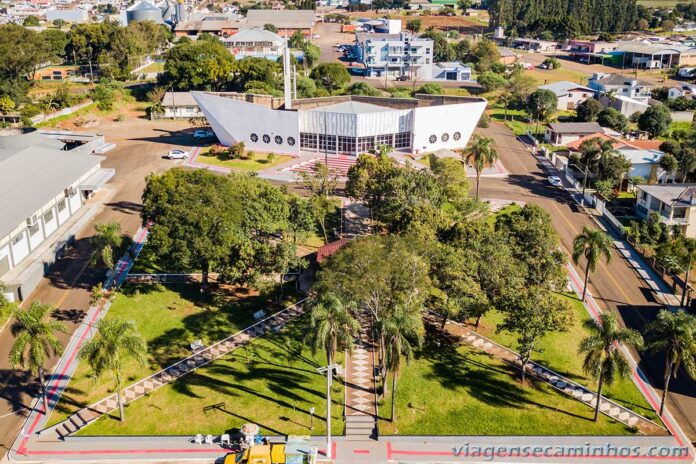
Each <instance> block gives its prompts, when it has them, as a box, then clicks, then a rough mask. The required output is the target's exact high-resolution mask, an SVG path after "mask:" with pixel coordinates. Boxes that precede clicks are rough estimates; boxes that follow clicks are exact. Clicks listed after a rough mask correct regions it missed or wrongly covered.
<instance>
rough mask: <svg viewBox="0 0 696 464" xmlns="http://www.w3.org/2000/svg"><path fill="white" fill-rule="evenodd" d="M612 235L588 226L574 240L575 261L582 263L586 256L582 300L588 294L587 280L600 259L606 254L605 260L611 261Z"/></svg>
mask: <svg viewBox="0 0 696 464" xmlns="http://www.w3.org/2000/svg"><path fill="white" fill-rule="evenodd" d="M611 247H612V241H611V237H609V235H607V234H606V232H603V231H601V230H599V229H591V228H589V227H587V226H584V227H583V228H582V232H580V233H579V234H578V235H577V236H576V237H575V239H574V240H573V262H574V263H575V264H579V263H580V258H582V257H584V258H585V283H584V284H583V287H582V301H585V295H586V294H587V280H588V279H589V277H590V272H594V270H595V269H596V268H597V263H599V259H600V258H601V257H602V256H604V259H605V261H606V262H607V263H608V262H609V261H611Z"/></svg>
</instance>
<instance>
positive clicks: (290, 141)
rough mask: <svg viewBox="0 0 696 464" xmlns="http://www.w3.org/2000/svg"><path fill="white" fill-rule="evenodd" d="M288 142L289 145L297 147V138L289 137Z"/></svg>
mask: <svg viewBox="0 0 696 464" xmlns="http://www.w3.org/2000/svg"><path fill="white" fill-rule="evenodd" d="M287 142H288V145H290V146H291V147H292V146H294V145H295V138H294V137H288V140H287Z"/></svg>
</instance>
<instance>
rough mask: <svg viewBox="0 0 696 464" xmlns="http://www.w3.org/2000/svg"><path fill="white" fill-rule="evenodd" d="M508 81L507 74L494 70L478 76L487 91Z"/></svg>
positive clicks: (497, 87)
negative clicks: (503, 74)
mask: <svg viewBox="0 0 696 464" xmlns="http://www.w3.org/2000/svg"><path fill="white" fill-rule="evenodd" d="M507 82H508V81H507V80H506V79H505V76H502V75H500V74H498V73H494V72H493V71H484V72H482V73H481V75H479V77H478V83H479V84H481V87H483V90H484V91H485V92H492V91H494V90H498V89H500V88H502V87H503V86H505V84H506V83H507ZM554 96H555V95H554Z"/></svg>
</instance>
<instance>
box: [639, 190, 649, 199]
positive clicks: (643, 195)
mask: <svg viewBox="0 0 696 464" xmlns="http://www.w3.org/2000/svg"><path fill="white" fill-rule="evenodd" d="M640 199H641V200H643V201H647V200H648V192H646V191H644V190H641V191H640Z"/></svg>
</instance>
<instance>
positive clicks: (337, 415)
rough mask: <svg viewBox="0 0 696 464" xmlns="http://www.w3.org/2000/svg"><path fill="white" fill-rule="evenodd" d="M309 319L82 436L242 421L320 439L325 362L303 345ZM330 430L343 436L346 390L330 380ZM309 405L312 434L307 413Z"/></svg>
mask: <svg viewBox="0 0 696 464" xmlns="http://www.w3.org/2000/svg"><path fill="white" fill-rule="evenodd" d="M308 321H309V319H308V317H307V316H304V317H302V318H301V319H299V320H298V321H297V322H294V323H291V324H288V326H286V328H285V329H283V331H281V332H279V333H277V334H272V335H268V336H265V337H262V338H259V339H257V340H255V341H254V342H252V343H251V344H250V345H248V346H247V347H244V348H240V349H238V350H236V351H234V352H233V353H232V354H230V355H227V356H225V357H224V358H221V359H219V360H217V361H215V362H214V363H211V364H209V365H207V366H204V367H202V368H200V369H197V370H196V371H194V372H193V373H190V374H188V375H185V376H184V377H182V378H180V379H178V380H177V381H175V382H173V383H171V384H169V385H166V386H164V387H162V388H160V389H159V390H156V391H154V392H153V393H151V394H149V395H148V396H147V397H144V398H141V399H139V400H136V401H134V402H133V403H131V404H129V405H128V406H127V407H126V421H125V423H120V422H119V421H118V419H117V418H116V417H112V416H105V417H102V418H101V419H99V420H98V421H96V422H95V423H94V424H92V425H90V426H89V427H86V428H84V429H83V430H82V431H81V432H80V435H160V434H166V435H194V434H196V433H202V434H208V433H210V434H221V433H224V432H226V431H229V430H234V429H237V428H239V427H241V426H242V424H244V423H246V422H254V423H256V424H258V425H259V426H260V427H261V429H262V433H264V434H266V435H268V434H271V435H285V434H302V435H306V434H317V435H321V434H324V433H325V430H326V422H325V420H324V417H325V411H326V380H325V377H324V376H322V375H320V374H318V373H317V371H316V369H317V367H320V366H323V365H325V364H326V360H325V357H324V356H323V355H321V354H318V355H317V356H313V355H312V353H311V350H310V349H309V348H308V347H307V345H306V344H305V343H304V339H305V337H306V335H307V332H308V329H309V328H308V325H307V324H308ZM339 359H341V360H342V359H343V358H342V357H341V358H339ZM332 396H333V407H332V410H331V416H332V423H331V425H332V426H331V430H332V432H333V433H334V434H342V433H343V419H342V416H343V398H344V392H343V385H342V383H341V382H340V381H335V382H334V386H333V390H332ZM310 407H314V408H315V410H316V412H315V417H314V430H313V431H311V430H309V425H310V416H309V408H310Z"/></svg>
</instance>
